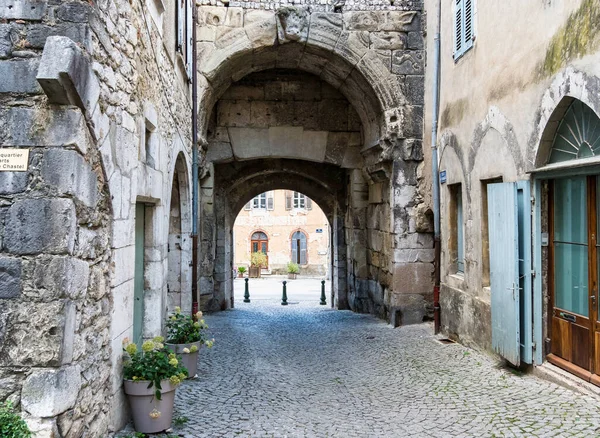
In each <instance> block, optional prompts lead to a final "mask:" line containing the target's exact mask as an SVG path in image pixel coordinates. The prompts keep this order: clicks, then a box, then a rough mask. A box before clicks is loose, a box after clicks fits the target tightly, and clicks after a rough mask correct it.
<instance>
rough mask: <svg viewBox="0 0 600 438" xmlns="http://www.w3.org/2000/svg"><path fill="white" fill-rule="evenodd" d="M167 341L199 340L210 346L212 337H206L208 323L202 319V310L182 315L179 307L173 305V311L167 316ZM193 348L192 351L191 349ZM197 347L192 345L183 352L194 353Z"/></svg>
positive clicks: (175, 342)
mask: <svg viewBox="0 0 600 438" xmlns="http://www.w3.org/2000/svg"><path fill="white" fill-rule="evenodd" d="M166 325H167V343H168V344H191V343H192V342H198V341H200V342H201V343H202V344H205V345H206V346H207V347H209V348H210V347H212V346H213V343H214V342H215V340H214V339H211V340H209V339H207V338H206V333H205V330H206V329H207V328H208V325H207V324H206V322H205V321H204V319H202V312H197V313H195V314H194V315H184V314H183V313H181V309H180V308H179V307H175V312H174V313H172V314H171V316H169V317H168V318H167V324H166ZM192 349H193V351H192ZM197 349H198V347H196V346H195V345H192V346H191V347H190V349H189V350H190V351H185V350H186V349H184V350H183V352H184V353H195V352H196V351H197Z"/></svg>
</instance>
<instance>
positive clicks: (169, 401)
mask: <svg viewBox="0 0 600 438" xmlns="http://www.w3.org/2000/svg"><path fill="white" fill-rule="evenodd" d="M149 384H150V381H148V380H138V381H135V382H134V381H133V380H125V381H124V389H125V394H127V398H128V399H129V405H130V406H131V415H132V416H133V425H134V427H135V430H136V431H137V432H142V433H157V432H162V431H163V430H167V429H169V428H170V427H171V421H172V420H173V404H174V402H175V385H173V384H172V383H171V381H170V380H168V379H165V380H161V382H160V386H161V387H162V390H161V400H158V399H157V398H156V397H155V395H154V392H155V388H154V385H152V386H151V387H150V388H148V385H149Z"/></svg>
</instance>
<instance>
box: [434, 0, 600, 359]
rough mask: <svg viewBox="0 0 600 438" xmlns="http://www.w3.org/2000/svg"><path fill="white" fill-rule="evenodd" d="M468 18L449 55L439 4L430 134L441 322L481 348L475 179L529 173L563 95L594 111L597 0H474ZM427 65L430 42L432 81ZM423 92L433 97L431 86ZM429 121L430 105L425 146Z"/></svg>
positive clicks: (478, 189)
mask: <svg viewBox="0 0 600 438" xmlns="http://www.w3.org/2000/svg"><path fill="white" fill-rule="evenodd" d="M436 3H437V2H435V1H426V2H425V6H426V9H427V10H428V12H429V14H428V16H429V20H428V33H427V39H428V46H429V47H433V39H434V36H435V24H436V23H435V8H436ZM474 17H475V18H474V25H475V35H476V39H475V41H474V45H473V48H472V49H470V50H468V51H467V52H466V53H465V55H464V56H463V57H461V58H460V59H459V60H458V61H455V60H454V59H453V33H452V32H453V28H452V25H453V11H452V8H451V7H450V6H448V7H446V6H444V7H443V11H442V27H441V78H442V79H441V84H440V93H441V94H440V126H439V136H438V139H439V144H438V146H439V154H440V170H442V171H443V170H445V171H446V174H447V183H446V184H443V185H442V186H441V206H442V207H441V232H442V263H441V269H442V277H441V281H442V292H441V293H442V298H441V302H442V326H443V329H444V330H445V331H446V332H447V333H448V334H450V335H453V336H455V337H457V338H459V339H461V340H462V341H464V342H465V343H470V344H474V345H479V346H481V347H484V348H489V346H490V345H491V331H490V330H489V324H490V321H489V315H488V313H489V306H490V289H489V287H487V284H486V281H485V278H486V275H485V274H482V271H483V269H485V267H484V264H485V263H484V260H483V258H484V251H485V247H484V245H483V240H484V239H483V237H484V234H483V232H482V228H484V226H485V217H486V214H487V213H486V212H484V211H482V190H483V186H482V183H481V180H485V179H492V178H501V179H502V181H505V182H508V181H517V180H523V179H529V174H528V173H527V171H529V170H532V169H533V168H534V167H535V164H534V163H535V158H536V156H537V151H538V147H539V144H540V140H541V135H542V132H543V130H544V128H545V127H546V123H547V122H548V120H549V117H550V115H551V113H552V112H553V111H554V109H555V108H556V107H557V106H558V105H559V103H560V101H561V99H562V98H563V96H573V97H576V98H579V99H582V100H583V101H584V102H586V103H587V104H588V105H589V106H591V107H592V108H594V109H595V110H596V111H597V113H598V111H599V110H600V108H599V107H598V97H597V96H598V88H597V85H596V83H597V81H598V77H599V75H600V52H599V47H600V46H599V44H598V43H599V39H598V24H597V23H598V22H597V20H596V18H597V17H598V4H597V2H593V1H587V0H586V1H566V0H563V1H552V2H546V1H544V2H519V1H504V2H494V3H493V4H488V2H482V1H478V2H476V13H475V15H474ZM433 63H434V58H433V51H431V50H430V51H429V52H428V66H429V67H430V68H428V70H427V72H426V76H427V80H426V83H427V84H431V83H432V80H433V68H431V67H432V66H433ZM425 98H426V103H430V102H431V99H432V88H431V86H428V87H427V88H426V94H425ZM431 119H432V111H431V106H429V107H428V108H427V111H426V115H425V132H426V137H425V144H426V146H430V145H431V144H430V134H429V133H430V132H431ZM424 150H425V151H428V150H429V147H424ZM427 157H428V156H427ZM454 183H461V184H462V195H463V196H462V198H463V206H464V207H463V208H464V230H465V237H464V242H465V272H464V275H463V274H456V268H455V260H453V259H452V254H451V251H450V249H451V246H452V243H451V242H450V239H451V236H452V235H453V230H452V226H451V224H450V216H449V205H450V200H449V188H448V186H449V185H450V184H454ZM486 308H487V309H488V310H485V309H486ZM481 315H483V317H482V316H481Z"/></svg>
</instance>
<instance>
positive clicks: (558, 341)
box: [552, 316, 571, 362]
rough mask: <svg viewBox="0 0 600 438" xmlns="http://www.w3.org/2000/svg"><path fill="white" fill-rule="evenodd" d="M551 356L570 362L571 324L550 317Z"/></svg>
mask: <svg viewBox="0 0 600 438" xmlns="http://www.w3.org/2000/svg"><path fill="white" fill-rule="evenodd" d="M552 354H555V355H557V356H559V357H562V358H563V359H564V360H566V361H569V362H571V324H570V323H569V322H568V321H565V320H564V319H561V318H557V317H555V316H553V317H552Z"/></svg>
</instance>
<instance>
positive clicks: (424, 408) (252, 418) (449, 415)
mask: <svg viewBox="0 0 600 438" xmlns="http://www.w3.org/2000/svg"><path fill="white" fill-rule="evenodd" d="M251 281H252V280H251ZM269 281H272V282H273V281H274V280H254V281H253V283H254V284H252V285H251V300H252V302H251V303H250V304H246V303H243V302H242V300H241V293H243V282H241V281H237V280H236V282H235V287H236V304H235V306H236V307H235V309H232V310H228V311H224V312H220V313H217V314H214V315H208V316H207V317H206V321H207V323H208V325H209V327H210V329H209V330H210V336H211V337H215V338H216V343H215V346H214V347H213V349H211V350H207V349H202V350H201V353H200V358H199V368H198V377H197V378H196V379H194V380H188V381H186V382H185V383H183V384H182V385H181V387H180V388H179V389H178V390H177V395H176V407H175V410H176V412H175V418H177V417H185V418H187V419H188V422H187V423H185V424H183V425H181V426H176V427H174V428H173V431H172V432H171V433H172V434H173V435H172V436H179V437H216V436H225V437H229V436H231V437H238V436H258V437H284V436H288V437H344V438H346V437H350V438H351V437H404V436H410V437H491V436H507V437H508V436H516V437H523V436H527V437H538V436H561V437H566V436H569V437H570V436H586V437H591V436H597V434H598V430H600V429H599V428H600V404H599V402H598V400H597V399H595V398H592V397H589V396H584V395H581V394H576V393H574V392H572V391H570V390H568V389H566V388H563V387H560V386H557V385H555V384H554V383H551V382H548V381H545V380H540V379H538V378H536V377H534V376H531V375H520V374H516V373H513V372H510V371H509V370H507V369H505V368H503V367H502V366H501V364H500V363H499V361H498V360H497V359H496V358H493V357H490V356H488V355H486V354H481V353H478V352H476V351H473V350H470V349H468V348H466V347H463V346H461V345H459V344H448V345H445V344H442V343H440V342H438V341H437V340H436V337H435V336H434V335H433V327H432V326H431V325H430V324H420V325H414V326H407V327H400V328H396V329H394V328H392V327H390V326H389V325H388V324H386V323H384V322H382V321H381V320H379V319H376V318H374V317H372V316H369V315H361V314H356V313H352V312H350V311H337V310H333V309H331V308H329V307H328V306H319V305H318V304H317V300H318V293H317V291H318V289H319V284H318V281H317V280H315V286H314V288H312V289H310V290H307V291H304V292H302V293H300V292H295V291H297V290H298V287H303V288H304V283H299V282H296V281H292V282H288V298H289V300H290V305H288V306H286V307H284V306H281V305H280V301H279V300H278V299H276V297H277V295H278V294H277V289H274V290H271V291H268V292H267V291H265V290H263V289H264V288H265V287H267V285H269ZM240 285H241V287H240ZM275 287H276V288H280V287H281V283H280V282H276V285H275ZM295 288H296V289H295ZM305 289H306V288H305ZM313 290H314V292H313ZM313 293H314V299H313V298H309V299H305V297H307V296H308V297H310V296H312V295H311V294H313ZM131 431H132V429H131V426H130V427H129V428H127V429H125V430H124V431H122V432H121V433H120V434H118V435H117V436H127V434H130V433H131ZM158 436H160V435H158ZM162 437H166V435H163V436H162Z"/></svg>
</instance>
